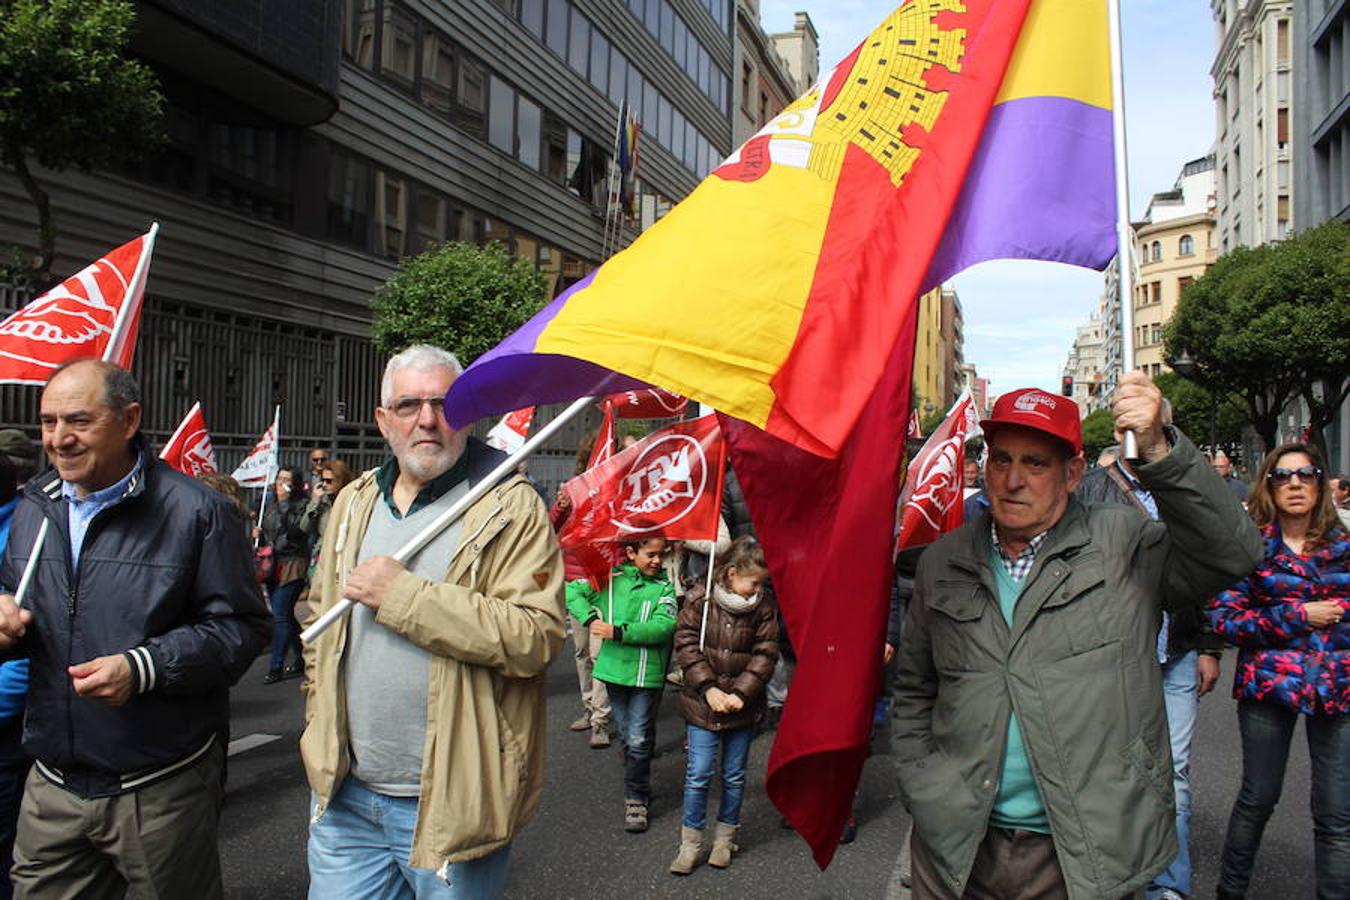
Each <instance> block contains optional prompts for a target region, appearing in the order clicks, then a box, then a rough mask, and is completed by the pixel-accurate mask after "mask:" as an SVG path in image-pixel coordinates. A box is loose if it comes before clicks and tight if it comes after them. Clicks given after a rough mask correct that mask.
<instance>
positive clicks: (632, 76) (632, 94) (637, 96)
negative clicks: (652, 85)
mask: <svg viewBox="0 0 1350 900" xmlns="http://www.w3.org/2000/svg"><path fill="white" fill-rule="evenodd" d="M628 102H629V103H630V104H632V107H633V115H634V116H636V117H637V120H638V123H639V124H641V123H642V73H641V72H639V71H638V69H637V66H634V65H629V67H628Z"/></svg>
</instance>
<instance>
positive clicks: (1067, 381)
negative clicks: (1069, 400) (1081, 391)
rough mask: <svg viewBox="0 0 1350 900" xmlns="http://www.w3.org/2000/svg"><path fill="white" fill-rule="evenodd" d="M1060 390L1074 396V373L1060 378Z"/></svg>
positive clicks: (1064, 393) (1066, 395) (1067, 395)
mask: <svg viewBox="0 0 1350 900" xmlns="http://www.w3.org/2000/svg"><path fill="white" fill-rule="evenodd" d="M1059 392H1060V393H1061V394H1063V395H1064V396H1065V397H1072V396H1073V376H1072V375H1065V376H1064V377H1063V378H1062V379H1060V386H1059Z"/></svg>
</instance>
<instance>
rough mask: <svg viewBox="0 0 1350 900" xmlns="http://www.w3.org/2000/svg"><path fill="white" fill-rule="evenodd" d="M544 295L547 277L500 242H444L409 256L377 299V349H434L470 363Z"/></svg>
mask: <svg viewBox="0 0 1350 900" xmlns="http://www.w3.org/2000/svg"><path fill="white" fill-rule="evenodd" d="M544 292H545V282H544V276H543V275H541V274H540V273H539V272H538V270H536V269H535V268H534V266H532V265H530V264H529V263H528V262H526V261H525V260H523V259H516V258H515V257H512V256H510V255H509V254H507V252H506V250H505V249H503V248H502V246H501V245H500V244H495V243H494V244H488V245H487V246H486V247H475V246H474V245H472V244H460V243H447V244H441V245H439V246H436V247H432V248H431V249H430V250H427V251H426V252H425V253H422V254H420V255H418V256H410V257H405V258H404V260H403V261H402V263H400V264H399V267H398V271H397V272H396V273H394V277H393V278H391V279H389V281H388V282H386V283H385V285H384V286H383V287H382V288H380V290H379V292H378V293H376V294H375V326H374V332H375V345H376V346H377V347H378V348H379V349H380V352H382V353H387V354H394V353H397V352H398V351H400V350H402V349H403V348H405V347H407V346H408V345H410V344H419V343H427V344H435V345H437V346H439V347H444V348H446V349H447V350H450V351H451V352H453V353H454V354H455V355H456V356H458V357H459V361H460V362H462V363H463V364H464V365H466V366H467V365H468V364H469V363H471V362H473V361H474V360H475V359H477V358H478V357H479V356H481V355H482V354H483V353H485V352H487V351H488V350H491V349H492V348H493V347H495V346H496V345H497V344H498V343H499V342H500V341H501V340H502V339H503V338H505V337H506V336H507V335H509V334H510V333H511V332H513V331H515V330H516V329H517V328H519V327H520V326H521V325H524V324H525V322H526V321H527V320H528V319H529V318H530V316H532V315H534V314H535V313H536V312H538V311H539V308H540V307H541V306H543V304H544V301H545V299H546V298H545V296H544Z"/></svg>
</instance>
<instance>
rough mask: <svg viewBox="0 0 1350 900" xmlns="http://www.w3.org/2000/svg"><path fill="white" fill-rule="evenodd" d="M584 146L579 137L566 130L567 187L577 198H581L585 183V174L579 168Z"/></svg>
mask: <svg viewBox="0 0 1350 900" xmlns="http://www.w3.org/2000/svg"><path fill="white" fill-rule="evenodd" d="M584 148H585V144H584V143H583V142H582V140H581V135H579V134H577V133H576V132H575V131H572V130H571V129H568V131H567V187H568V188H570V189H571V191H572V193H574V194H576V195H577V196H578V197H580V196H582V187H583V185H584V183H585V180H586V179H585V174H584V172H583V170H582V167H581V156H582V151H583V149H584Z"/></svg>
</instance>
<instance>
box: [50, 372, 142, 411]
mask: <svg viewBox="0 0 1350 900" xmlns="http://www.w3.org/2000/svg"><path fill="white" fill-rule="evenodd" d="M75 366H93V367H94V368H95V369H97V370H98V371H99V374H100V375H102V376H103V405H104V406H106V407H108V409H110V410H112V411H113V412H115V413H117V414H118V415H119V416H120V415H122V414H123V413H125V412H126V411H127V408H128V407H129V406H131V405H132V404H133V403H136V404H139V403H140V402H141V384H140V382H139V381H137V380H136V376H135V375H132V374H131V372H129V371H128V370H126V369H124V368H122V367H121V366H119V365H115V364H113V363H110V362H107V361H105V360H101V359H77V360H73V361H71V362H68V363H65V364H63V365H61V366H59V367H58V368H57V369H56V371H54V372H52V376H51V378H49V379H47V383H48V384H51V382H52V381H54V380H55V379H56V376H57V375H60V374H61V373H62V372H64V371H66V370H67V369H72V368H74V367H75Z"/></svg>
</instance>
